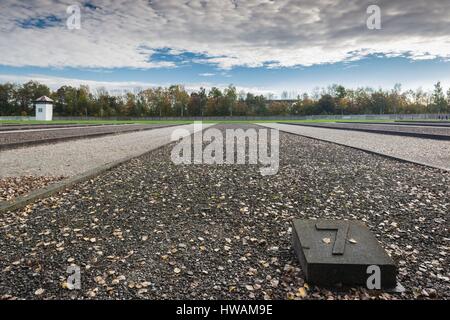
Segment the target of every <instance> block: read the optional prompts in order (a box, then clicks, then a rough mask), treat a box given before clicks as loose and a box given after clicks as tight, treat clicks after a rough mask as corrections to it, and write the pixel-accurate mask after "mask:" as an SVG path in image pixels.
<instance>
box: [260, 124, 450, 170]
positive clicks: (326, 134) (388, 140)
mask: <svg viewBox="0 0 450 320" xmlns="http://www.w3.org/2000/svg"><path fill="white" fill-rule="evenodd" d="M260 125H261V126H266V127H269V128H276V129H279V130H283V131H286V132H290V133H294V134H300V135H303V136H306V137H311V138H316V139H322V140H325V141H330V142H336V143H340V144H343V145H346V146H351V147H356V148H361V149H364V150H368V151H371V152H377V153H381V154H386V155H388V156H391V157H396V158H399V159H404V160H407V161H412V162H418V163H422V164H426V165H428V166H431V167H435V168H440V169H445V170H450V141H441V140H429V139H420V138H413V137H402V136H391V135H384V134H376V133H367V132H356V131H345V130H333V129H325V128H315V127H307V126H296V125H288V124H276V123H261V124H260Z"/></svg>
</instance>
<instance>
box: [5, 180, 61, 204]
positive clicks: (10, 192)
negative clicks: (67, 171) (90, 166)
mask: <svg viewBox="0 0 450 320" xmlns="http://www.w3.org/2000/svg"><path fill="white" fill-rule="evenodd" d="M62 179H64V177H32V176H25V177H9V178H3V179H0V202H1V201H9V200H12V199H14V198H15V197H17V196H20V195H24V194H27V193H28V192H30V191H32V190H35V189H40V188H44V187H46V186H48V185H49V184H51V183H53V182H56V181H60V180H62Z"/></svg>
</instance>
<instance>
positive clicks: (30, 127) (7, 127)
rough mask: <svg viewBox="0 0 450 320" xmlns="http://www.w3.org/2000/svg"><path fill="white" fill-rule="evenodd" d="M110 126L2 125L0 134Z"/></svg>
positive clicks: (0, 125)
mask: <svg viewBox="0 0 450 320" xmlns="http://www.w3.org/2000/svg"><path fill="white" fill-rule="evenodd" d="M108 125H109V124H27V125H16V124H0V132H3V131H21V130H38V129H55V128H74V127H76V128H78V127H100V126H108Z"/></svg>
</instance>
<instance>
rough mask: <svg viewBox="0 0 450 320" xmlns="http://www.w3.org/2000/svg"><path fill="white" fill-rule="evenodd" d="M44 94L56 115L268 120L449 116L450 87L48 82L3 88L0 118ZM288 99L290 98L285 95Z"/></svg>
mask: <svg viewBox="0 0 450 320" xmlns="http://www.w3.org/2000/svg"><path fill="white" fill-rule="evenodd" d="M43 95H46V96H49V97H50V98H52V99H53V100H54V101H55V107H54V114H55V115H56V116H93V117H168V116H171V117H175V116H176V117H180V116H181V117H182V116H264V115H327V114H389V113H404V114H408V113H409V114H412V113H450V89H449V90H448V91H447V92H445V91H444V89H443V88H442V86H441V83H439V82H438V83H437V84H436V85H435V88H434V90H433V91H432V92H426V91H423V90H421V89H418V90H415V91H414V90H408V91H402V90H401V86H400V85H396V86H395V87H394V88H393V89H391V90H382V89H378V90H374V89H372V88H358V89H347V88H345V87H343V86H341V85H332V86H330V87H328V88H325V89H317V90H315V91H314V92H313V93H311V94H307V93H305V94H303V95H299V96H298V97H297V99H290V100H278V101H277V100H274V99H273V98H272V96H271V95H269V96H263V95H254V94H252V93H245V92H237V90H236V88H235V87H233V86H229V87H228V88H225V89H223V90H221V89H219V88H211V89H210V90H209V91H207V90H206V89H204V88H201V89H200V90H198V91H195V92H188V91H186V90H185V88H184V87H183V86H179V85H176V86H171V87H168V88H162V87H159V88H149V89H140V90H135V92H126V93H125V94H113V93H111V92H108V91H107V90H105V89H102V88H100V89H96V90H94V91H91V90H90V89H89V88H88V87H87V86H80V87H79V88H76V87H71V86H62V87H61V88H59V89H58V90H56V91H52V90H50V88H49V87H47V86H46V85H44V84H40V83H38V82H35V81H30V82H27V83H25V84H21V85H20V84H12V83H5V84H0V115H3V116H32V115H34V106H33V101H34V100H35V99H37V98H39V97H41V96H43ZM284 95H285V94H284Z"/></svg>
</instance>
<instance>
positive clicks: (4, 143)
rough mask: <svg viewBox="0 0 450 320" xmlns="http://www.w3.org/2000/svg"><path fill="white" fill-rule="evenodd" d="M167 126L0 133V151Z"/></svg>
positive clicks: (128, 126) (125, 126)
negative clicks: (26, 143)
mask: <svg viewBox="0 0 450 320" xmlns="http://www.w3.org/2000/svg"><path fill="white" fill-rule="evenodd" d="M159 127H167V125H117V126H96V127H83V128H80V127H79V128H73V129H72V128H59V129H40V130H34V129H32V130H24V131H6V132H0V149H5V148H8V147H9V146H10V145H13V146H14V145H15V144H17V143H25V142H36V143H39V144H40V143H46V142H47V141H49V142H53V141H52V140H53V139H66V138H85V137H89V136H91V135H99V134H116V133H126V132H133V131H141V130H142V131H143V130H152V129H155V128H159Z"/></svg>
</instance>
